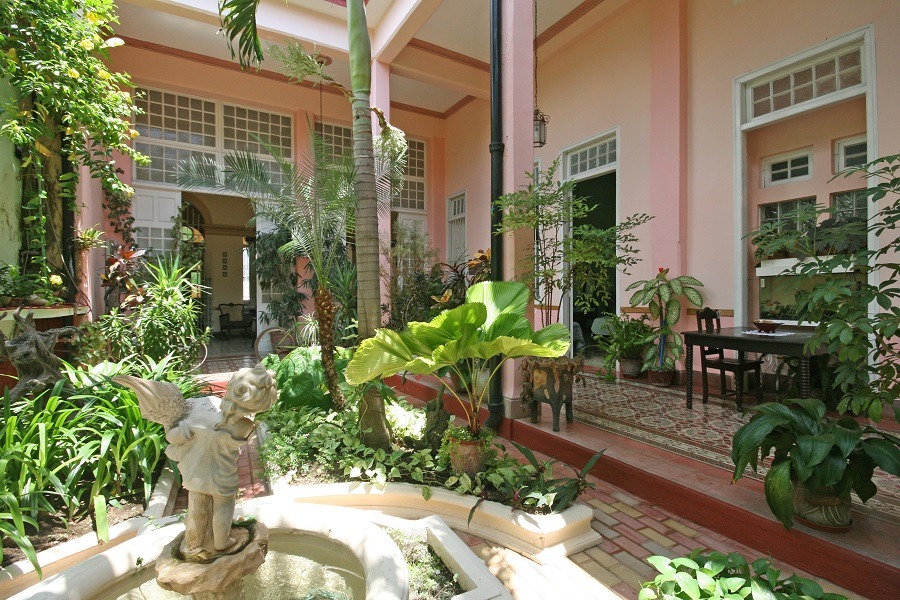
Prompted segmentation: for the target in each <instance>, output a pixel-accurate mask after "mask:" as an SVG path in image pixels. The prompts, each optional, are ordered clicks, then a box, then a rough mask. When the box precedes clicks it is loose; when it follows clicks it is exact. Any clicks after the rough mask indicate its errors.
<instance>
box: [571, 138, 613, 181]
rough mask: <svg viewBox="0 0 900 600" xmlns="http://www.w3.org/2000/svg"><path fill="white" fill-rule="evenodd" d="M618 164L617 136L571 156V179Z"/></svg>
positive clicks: (577, 151)
mask: <svg viewBox="0 0 900 600" xmlns="http://www.w3.org/2000/svg"><path fill="white" fill-rule="evenodd" d="M614 162H616V138H615V136H613V137H609V138H605V139H603V140H600V141H598V142H596V143H594V144H592V145H590V146H587V147H585V148H582V149H581V150H576V151H575V152H572V153H571V154H570V155H569V165H568V167H569V177H573V176H575V175H580V174H582V173H586V172H588V171H593V170H594V169H599V168H600V167H603V166H606V165H608V164H611V163H614Z"/></svg>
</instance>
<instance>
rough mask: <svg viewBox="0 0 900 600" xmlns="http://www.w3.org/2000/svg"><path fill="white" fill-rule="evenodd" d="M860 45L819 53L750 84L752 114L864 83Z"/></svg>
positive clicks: (786, 106)
mask: <svg viewBox="0 0 900 600" xmlns="http://www.w3.org/2000/svg"><path fill="white" fill-rule="evenodd" d="M862 73H863V72H862V53H861V48H860V46H856V47H854V48H852V49H849V50H848V49H847V48H843V49H842V50H840V51H838V52H836V53H832V54H830V55H826V56H824V57H818V58H815V59H813V60H810V61H808V62H806V63H803V64H800V65H797V66H795V67H792V68H791V70H790V71H789V72H787V73H783V72H782V73H779V74H778V75H776V76H774V77H771V78H770V79H768V80H766V81H763V82H760V83H757V84H755V85H752V86H750V87H749V90H748V93H749V97H748V102H749V104H750V114H751V115H752V116H751V118H757V117H761V116H763V115H767V114H769V113H773V112H776V111H779V110H784V109H786V108H790V107H792V106H796V105H798V104H802V103H804V102H808V101H810V100H813V99H815V98H821V97H822V96H827V95H829V94H833V93H835V92H838V91H840V90H845V89H848V88H852V87H854V86H857V85H861V84H862V83H863V75H862Z"/></svg>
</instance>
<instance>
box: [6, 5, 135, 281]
mask: <svg viewBox="0 0 900 600" xmlns="http://www.w3.org/2000/svg"><path fill="white" fill-rule="evenodd" d="M116 23H118V19H117V17H116V15H115V5H114V4H113V2H111V1H109V0H7V1H6V2H4V3H3V10H2V11H0V31H2V32H3V35H2V36H0V72H2V73H3V75H4V78H6V79H7V80H8V81H9V82H10V83H11V84H12V87H13V89H14V90H15V95H14V97H13V98H12V99H11V100H10V101H9V102H8V103H7V104H6V105H4V106H2V108H0V110H2V116H0V135H2V136H4V137H6V138H8V139H9V140H10V141H12V143H13V144H14V145H15V146H16V147H17V148H18V149H19V151H20V152H21V159H22V179H23V190H24V194H23V210H22V217H23V219H22V225H23V226H22V233H23V246H24V249H25V250H26V251H27V252H28V256H29V261H28V263H27V264H26V265H24V266H25V267H26V270H28V271H30V272H34V273H37V274H41V275H49V274H50V270H51V267H52V268H54V269H60V268H62V267H63V265H61V264H60V265H47V262H46V257H47V255H48V251H49V250H48V236H50V235H51V234H52V236H51V237H52V238H53V242H52V244H53V246H54V250H55V251H56V252H59V251H60V250H61V247H60V244H61V238H59V234H58V232H56V231H54V229H53V227H55V226H58V221H57V222H53V221H54V219H52V218H51V217H50V215H51V214H54V215H59V211H60V207H61V203H62V202H69V203H72V202H73V200H74V197H75V190H76V187H77V185H78V181H79V174H80V173H81V170H80V169H79V168H77V167H81V166H83V167H86V168H87V170H88V171H89V172H90V174H91V177H93V178H96V179H98V180H99V182H100V185H101V186H102V188H103V190H104V191H105V192H110V193H115V194H118V193H123V194H125V195H127V196H130V195H131V194H132V193H133V192H132V190H131V188H130V187H129V186H127V185H125V184H123V183H122V182H121V181H119V178H118V176H117V173H116V166H115V161H114V160H113V153H114V152H121V153H122V154H124V155H125V156H127V157H134V158H137V159H139V160H140V159H141V158H142V157H141V155H140V154H138V153H137V152H136V151H134V150H133V149H132V147H131V144H130V141H131V139H132V138H133V137H135V136H136V135H137V132H136V131H134V130H132V129H131V125H130V123H129V120H128V119H129V118H130V116H131V115H132V114H133V113H134V112H135V109H134V106H133V104H132V100H131V95H130V93H129V91H128V90H129V89H130V88H131V87H132V84H131V81H130V79H129V77H128V76H127V75H126V74H123V73H116V72H112V71H110V70H109V69H108V68H107V59H108V53H107V49H108V48H110V47H113V46H116V45H119V44H121V43H122V41H121V40H120V39H118V38H110V37H109V36H110V35H111V34H112V27H113V26H114V25H115V24H116ZM63 159H65V160H67V161H68V162H70V163H72V164H73V165H74V167H75V168H71V169H64V168H63V162H62V160H63ZM57 218H58V217H57Z"/></svg>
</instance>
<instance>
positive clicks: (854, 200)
mask: <svg viewBox="0 0 900 600" xmlns="http://www.w3.org/2000/svg"><path fill="white" fill-rule="evenodd" d="M865 192H866V191H865V190H849V191H846V192H836V193H834V194H831V209H832V213H833V215H834V219H835V220H836V221H846V220H849V219H853V218H861V219H865V218H867V217H868V207H867V201H866V200H867V198H868V196H866V193H865Z"/></svg>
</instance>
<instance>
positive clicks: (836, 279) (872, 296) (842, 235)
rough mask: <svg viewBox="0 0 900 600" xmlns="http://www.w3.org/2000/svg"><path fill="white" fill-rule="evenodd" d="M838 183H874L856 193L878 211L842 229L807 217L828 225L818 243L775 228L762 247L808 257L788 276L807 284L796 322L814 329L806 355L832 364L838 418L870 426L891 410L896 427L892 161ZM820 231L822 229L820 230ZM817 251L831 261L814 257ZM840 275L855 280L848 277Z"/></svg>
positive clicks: (898, 165)
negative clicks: (814, 352) (870, 244)
mask: <svg viewBox="0 0 900 600" xmlns="http://www.w3.org/2000/svg"><path fill="white" fill-rule="evenodd" d="M838 177H852V178H855V179H858V178H862V177H866V178H868V180H869V181H870V182H874V185H871V186H870V187H869V188H867V189H866V190H864V192H863V193H864V194H865V196H866V197H867V198H869V199H870V200H871V201H872V202H873V203H878V204H876V207H880V208H878V209H877V210H876V211H875V214H874V216H873V217H872V219H870V220H869V221H868V222H861V221H859V220H854V219H849V220H843V221H842V220H840V219H838V218H837V217H838V216H839V215H837V214H833V211H832V209H826V208H817V209H812V213H811V216H810V217H808V219H812V220H813V221H815V220H817V219H819V218H822V217H828V218H827V219H826V220H825V221H822V222H821V223H820V224H819V227H817V228H816V230H817V231H819V232H821V233H820V236H819V237H818V238H815V239H809V236H808V235H807V233H808V232H805V231H797V230H796V229H791V228H790V227H782V228H781V229H776V231H777V232H778V234H779V235H777V236H774V240H771V239H770V243H771V244H772V245H780V246H783V247H795V248H799V249H800V251H799V254H800V255H804V256H808V257H809V258H807V260H806V261H804V262H802V263H799V264H798V265H797V266H795V267H794V268H793V269H792V270H789V271H788V273H790V274H793V275H796V277H797V278H799V279H801V280H811V281H814V282H815V285H814V286H809V287H811V289H809V291H800V292H798V294H797V302H796V305H795V311H796V315H797V317H796V318H797V319H798V320H800V321H804V322H809V323H815V324H816V329H815V334H814V335H813V337H812V338H811V339H810V341H809V342H808V343H807V345H808V347H810V348H819V347H821V346H824V347H825V348H827V349H828V351H829V352H830V353H832V354H833V355H834V356H835V357H836V358H837V362H836V364H835V367H834V372H835V384H836V386H837V387H839V388H840V390H841V392H842V393H843V397H842V398H841V400H840V402H839V404H838V410H839V411H841V412H846V411H850V412H852V413H853V414H857V415H859V414H865V415H867V416H868V417H869V418H871V419H873V420H875V421H878V420H880V419H881V415H882V411H883V410H884V408H885V407H887V408H888V409H890V408H893V409H894V415H895V419H898V420H900V404H898V403H897V402H896V400H897V399H898V398H900V348H898V346H897V344H896V343H895V342H896V334H897V331H898V330H900V284H898V280H900V262H897V251H898V250H900V236H898V231H897V228H898V223H900V154H895V155H892V156H885V157H883V158H879V159H877V160H875V161H872V162H870V163H867V164H865V165H861V166H859V167H854V168H852V169H847V170H846V171H843V172H841V173H840V174H838ZM785 218H786V219H790V218H791V215H786V217H785ZM794 219H796V216H794ZM825 224H827V225H828V226H827V227H823V225H825ZM778 225H779V223H775V224H773V225H772V226H771V227H775V228H777V227H778ZM767 233H769V232H768V231H767V230H764V229H763V228H760V229H759V230H756V231H754V232H751V233H750V235H751V236H752V238H751V240H752V241H753V242H754V243H760V242H759V238H760V237H761V236H763V237H765V235H764V234H767ZM868 236H871V237H874V238H875V239H876V240H877V243H876V245H875V247H874V248H866V247H860V246H859V244H858V241H859V240H861V239H865V238H866V237H868ZM822 246H824V247H827V248H829V250H827V251H829V252H833V254H830V255H824V256H823V255H819V250H818V248H820V247H822ZM848 271H849V272H852V273H853V274H854V275H855V276H851V277H848V276H847V275H846V273H847V272H848Z"/></svg>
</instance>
